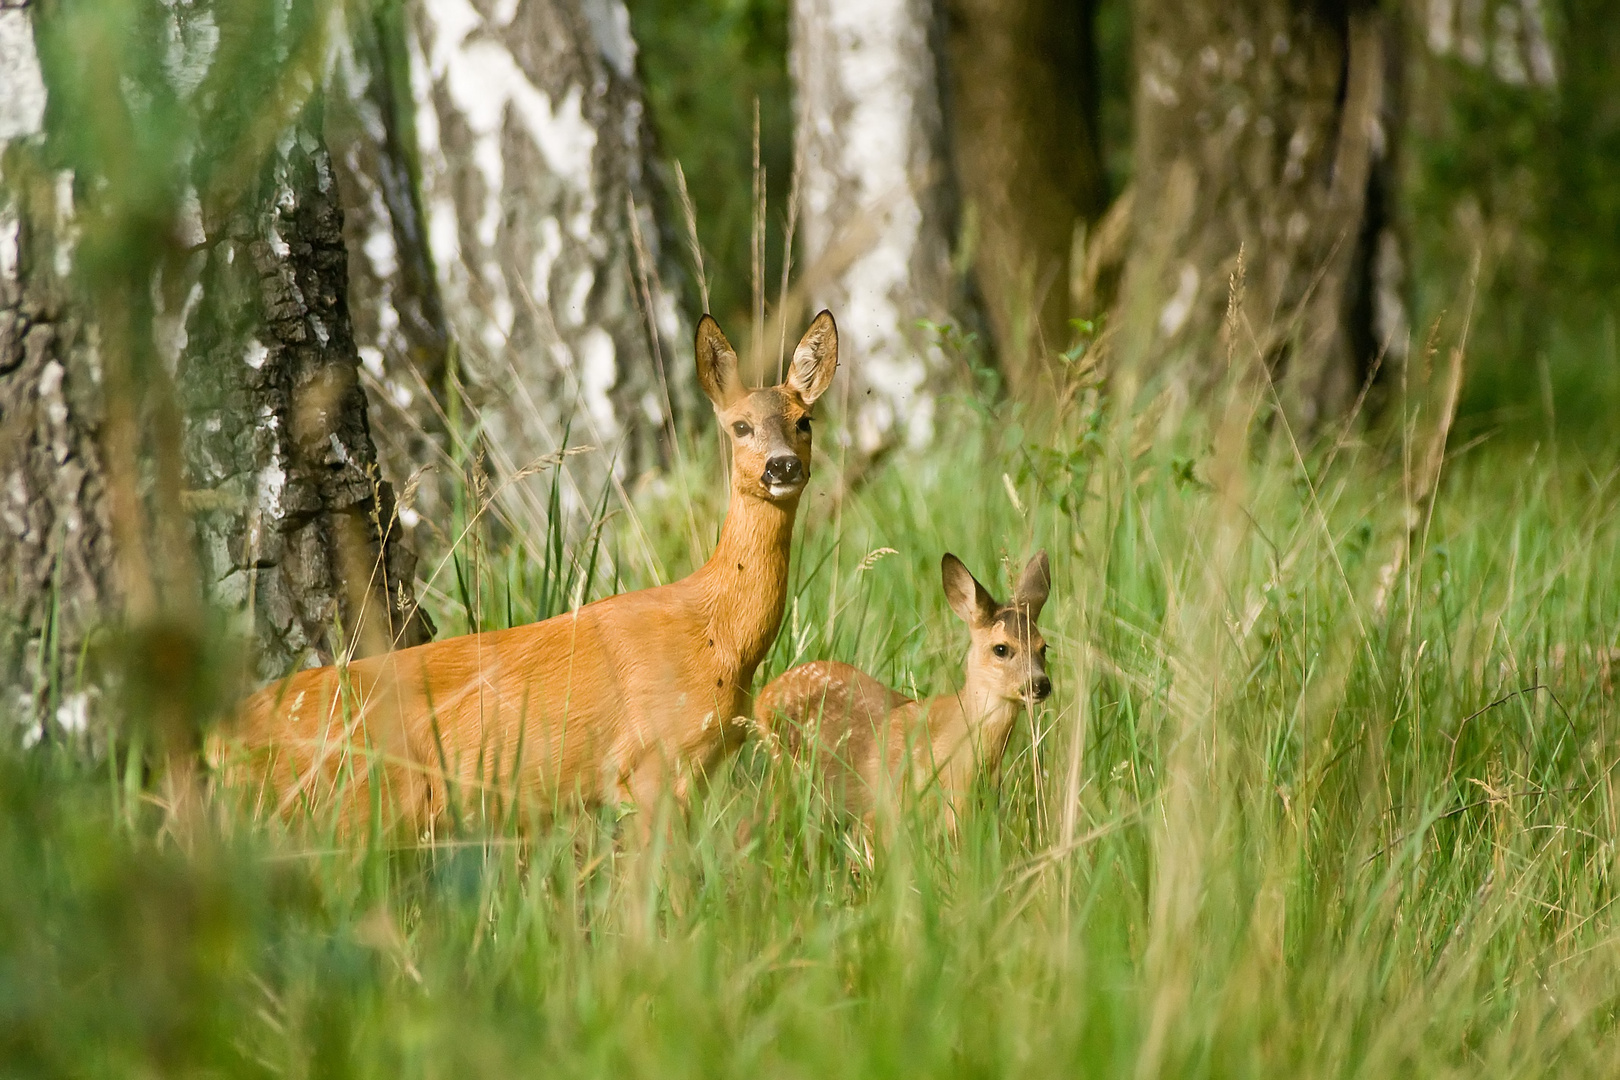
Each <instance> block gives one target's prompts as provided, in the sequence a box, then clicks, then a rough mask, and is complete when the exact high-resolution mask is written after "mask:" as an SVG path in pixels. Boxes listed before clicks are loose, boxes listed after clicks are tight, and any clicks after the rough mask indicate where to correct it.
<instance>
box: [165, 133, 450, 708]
mask: <svg viewBox="0 0 1620 1080" xmlns="http://www.w3.org/2000/svg"><path fill="white" fill-rule="evenodd" d="M311 114H314V115H311ZM319 130H320V128H319V115H318V110H315V109H311V110H309V112H307V113H306V115H305V116H304V117H303V118H301V119H300V121H299V123H298V125H297V128H296V130H295V131H293V132H291V133H289V137H287V138H284V139H283V140H282V141H281V144H280V147H279V148H278V150H277V151H276V153H275V154H274V155H273V156H272V158H271V160H270V161H269V162H268V163H267V165H266V167H265V168H264V170H263V171H262V173H261V174H260V176H259V178H258V182H257V187H256V189H255V190H254V191H252V192H250V193H248V194H247V196H246V197H245V198H244V199H243V200H242V201H241V203H240V205H239V207H238V208H237V209H236V210H235V211H234V212H232V213H231V214H230V215H229V216H228V217H227V218H226V219H225V220H224V221H222V222H219V223H217V225H215V226H214V227H213V228H207V229H206V240H205V242H204V244H203V245H202V247H201V248H200V249H199V251H198V252H197V254H196V255H195V256H194V258H195V259H196V260H197V261H199V262H200V263H201V264H202V265H201V267H200V272H199V277H198V286H199V291H198V292H197V293H196V297H197V299H196V300H195V301H194V304H195V306H194V309H193V310H192V312H191V314H190V317H189V319H188V320H187V344H186V348H185V350H184V352H183V353H182V354H181V356H180V358H179V377H178V380H177V381H178V384H179V385H180V387H181V388H182V394H183V400H184V406H185V413H186V418H187V425H186V457H187V461H188V463H189V467H190V475H189V477H188V479H189V481H190V483H191V487H192V492H191V497H192V502H193V508H194V511H195V514H196V526H197V533H198V538H199V542H200V547H201V551H202V566H203V574H204V581H205V583H206V584H207V585H208V586H209V587H210V589H211V590H212V592H213V594H214V597H215V599H216V601H217V602H218V603H220V604H223V605H225V606H227V607H235V606H237V605H243V606H246V607H250V608H251V609H252V613H253V628H254V629H253V632H254V637H255V654H256V658H257V667H258V672H259V674H260V675H261V676H263V677H271V676H275V675H278V674H282V673H285V672H286V671H288V670H290V669H291V668H293V667H295V666H297V665H298V664H300V663H306V664H307V663H311V662H316V661H318V662H320V663H330V662H332V660H333V659H334V658H335V657H336V656H338V655H339V654H340V653H342V652H346V653H347V655H351V656H352V655H367V654H369V653H375V652H379V651H383V650H386V649H388V648H390V647H393V646H409V645H416V644H420V643H421V642H423V641H426V640H428V639H429V637H430V636H431V635H432V625H431V623H429V622H428V621H427V619H426V617H425V615H424V614H423V613H422V612H421V611H419V610H418V608H417V606H416V603H415V599H414V576H415V566H416V559H415V556H414V555H413V554H412V553H411V551H410V549H409V547H408V546H407V545H406V544H405V542H404V540H403V537H402V534H401V531H400V529H399V526H398V523H397V521H396V520H395V509H396V508H395V500H394V494H393V490H392V487H391V485H390V484H389V483H388V482H387V481H385V480H384V479H383V478H382V475H381V472H380V470H379V468H378V463H377V456H376V451H375V448H374V446H373V444H372V440H371V430H370V423H369V419H368V416H367V407H366V395H365V391H364V390H363V389H362V387H361V386H360V380H359V369H360V360H359V354H358V352H357V350H356V347H355V343H354V332H353V328H352V327H351V325H350V321H349V314H348V308H347V302H346V299H345V296H346V292H347V288H348V279H349V275H348V256H347V252H346V251H345V248H344V244H343V212H342V210H341V208H340V207H339V205H338V191H337V185H336V182H335V179H334V176H333V172H332V165H331V159H330V157H329V156H328V154H327V152H326V149H325V147H324V145H323V144H322V143H321V141H320V138H319V136H318V134H317V133H318V132H319ZM210 224H212V223H210ZM205 228H206V226H205Z"/></svg>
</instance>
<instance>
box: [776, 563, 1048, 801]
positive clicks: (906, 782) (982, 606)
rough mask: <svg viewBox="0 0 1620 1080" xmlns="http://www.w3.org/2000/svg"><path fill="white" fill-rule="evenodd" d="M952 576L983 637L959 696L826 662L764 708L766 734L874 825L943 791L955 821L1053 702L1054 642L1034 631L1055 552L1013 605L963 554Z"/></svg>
mask: <svg viewBox="0 0 1620 1080" xmlns="http://www.w3.org/2000/svg"><path fill="white" fill-rule="evenodd" d="M942 576H943V577H944V580H945V592H946V596H947V597H948V598H949V599H950V600H951V606H952V608H953V609H955V610H956V611H957V614H958V615H960V616H961V617H962V618H963V620H964V621H966V622H967V623H968V626H969V629H970V630H971V632H972V644H971V645H970V647H969V650H968V656H967V661H966V664H965V667H966V673H967V677H966V680H965V683H964V685H963V687H962V689H961V690H960V691H958V692H956V693H952V694H942V695H940V696H938V697H932V698H927V699H925V700H922V701H917V700H913V699H912V698H909V697H907V696H905V695H904V694H901V693H899V692H897V691H894V690H891V689H889V688H888V687H886V686H884V685H883V684H882V683H881V682H879V681H878V680H877V679H874V678H873V677H872V676H870V675H868V674H866V673H865V672H864V671H861V670H860V669H859V668H855V667H851V666H850V665H849V664H844V663H839V662H837V661H825V660H823V661H815V662H813V663H809V664H801V665H799V666H798V667H795V668H792V669H791V670H789V671H787V672H784V673H783V674H782V675H780V676H778V677H777V678H775V679H773V680H771V682H770V683H769V684H768V685H767V686H766V687H765V688H764V689H763V690H761V691H760V694H759V697H758V699H757V700H756V701H755V705H754V724H755V727H756V728H757V729H758V730H760V731H761V732H762V733H764V734H765V735H766V736H767V737H768V738H770V739H771V740H772V741H773V743H774V744H775V745H777V746H780V747H781V748H782V749H783V750H785V751H786V752H787V753H788V754H790V755H791V756H793V757H795V758H797V759H799V760H800V761H802V762H805V763H807V764H810V765H812V766H813V767H814V768H815V770H816V771H817V772H819V773H820V774H821V776H822V778H823V779H824V781H825V783H826V785H827V787H828V790H829V794H831V795H832V797H833V798H834V800H835V801H837V802H839V803H841V804H842V806H843V807H844V808H845V809H846V810H848V811H849V812H851V813H853V814H857V815H860V816H862V817H865V818H867V819H868V820H870V819H871V817H872V815H873V813H874V811H875V810H876V808H877V806H878V804H879V803H880V802H882V801H883V800H884V799H886V798H892V797H894V796H895V795H897V794H899V793H900V792H902V791H904V790H911V791H917V790H921V789H923V788H925V787H926V786H928V785H929V784H930V783H932V782H937V783H938V785H939V788H940V792H941V794H942V795H943V796H944V799H945V803H946V806H947V810H948V813H949V815H950V818H951V820H952V821H953V822H954V820H955V818H956V816H957V815H958V814H959V813H960V812H961V808H962V801H963V799H964V798H965V797H966V795H967V793H968V791H969V789H970V788H971V787H972V784H973V781H974V779H975V778H976V777H977V776H978V774H979V772H980V771H981V770H984V769H994V768H996V767H997V766H998V765H999V764H1000V762H1001V757H1002V754H1003V753H1004V752H1005V751H1006V748H1007V739H1008V737H1009V736H1010V735H1011V734H1012V726H1013V722H1014V721H1015V720H1016V719H1017V718H1018V715H1019V713H1020V712H1022V711H1023V709H1024V707H1025V704H1026V703H1027V702H1028V701H1030V700H1037V701H1038V700H1043V699H1044V698H1045V697H1046V696H1047V694H1049V693H1050V692H1051V686H1052V684H1051V680H1050V679H1049V678H1047V675H1046V643H1045V641H1044V640H1043V639H1042V638H1041V636H1040V631H1039V630H1038V629H1036V627H1035V619H1036V617H1037V616H1038V615H1039V614H1040V608H1041V605H1042V604H1044V603H1045V600H1046V595H1047V592H1048V590H1049V582H1050V576H1049V570H1048V566H1047V561H1046V553H1045V552H1041V553H1040V554H1039V555H1037V556H1036V557H1035V558H1034V559H1032V560H1031V561H1030V563H1029V566H1028V567H1026V568H1025V570H1024V575H1023V578H1022V579H1021V581H1020V583H1019V586H1018V592H1017V594H1016V596H1015V597H1014V600H1013V603H1012V604H1009V605H998V604H996V603H995V602H994V601H993V600H991V599H990V596H989V594H988V593H987V592H986V591H985V590H984V587H983V586H981V585H980V584H979V583H978V582H977V581H976V580H974V578H973V576H972V575H971V574H969V573H968V572H967V568H966V567H964V566H962V564H961V562H960V561H959V560H957V559H956V557H955V556H953V555H946V556H945V559H944V562H943V566H942ZM780 719H786V720H787V721H789V723H787V724H785V725H783V724H780V723H779V722H778V721H779V720H780Z"/></svg>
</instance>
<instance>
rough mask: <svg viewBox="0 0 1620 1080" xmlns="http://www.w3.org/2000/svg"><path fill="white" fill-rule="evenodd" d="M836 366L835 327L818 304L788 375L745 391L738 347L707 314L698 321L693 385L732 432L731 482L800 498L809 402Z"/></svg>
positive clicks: (777, 497)
mask: <svg viewBox="0 0 1620 1080" xmlns="http://www.w3.org/2000/svg"><path fill="white" fill-rule="evenodd" d="M837 369H838V327H837V326H836V325H835V324H834V323H833V317H832V315H831V314H830V313H828V312H825V311H823V312H822V313H821V314H820V315H817V316H816V317H815V321H813V322H812V323H811V324H810V329H808V330H806V331H805V332H804V337H803V338H802V339H801V340H800V341H799V344H798V347H797V348H795V349H794V350H793V363H792V364H791V365H790V366H789V367H788V373H787V379H786V380H785V381H784V382H782V383H781V385H779V386H764V387H761V388H759V389H758V390H749V389H747V388H746V387H744V386H743V383H742V376H741V375H739V374H738V372H737V353H736V350H734V349H733V348H732V347H731V343H730V342H729V341H727V340H726V336H725V335H724V334H722V333H721V332H720V327H719V325H718V324H717V323H716V322H715V321H714V320H713V319H712V318H710V317H709V316H707V315H705V316H703V318H702V319H700V320H698V327H697V374H698V385H699V386H701V387H703V392H704V393H705V394H707V395H708V397H709V400H710V401H712V402H713V403H714V411H715V415H717V416H718V417H719V418H720V426H721V429H722V430H724V431H725V432H726V434H727V435H728V436H730V438H731V449H732V459H731V486H732V488H733V489H734V490H736V491H738V492H740V493H741V494H744V495H752V496H754V497H755V498H759V499H766V500H769V501H770V502H781V503H791V502H794V501H795V500H797V499H798V497H799V493H800V492H802V491H803V490H804V485H805V482H806V481H808V480H809V479H810V407H811V406H812V405H814V404H815V403H816V399H817V398H819V397H820V396H821V395H822V394H823V393H825V392H826V390H827V387H828V386H830V385H831V384H832V377H833V372H834V371H836V370H837Z"/></svg>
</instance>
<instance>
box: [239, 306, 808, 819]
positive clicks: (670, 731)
mask: <svg viewBox="0 0 1620 1080" xmlns="http://www.w3.org/2000/svg"><path fill="white" fill-rule="evenodd" d="M837 366H838V329H837V326H836V324H835V323H834V322H833V317H832V315H831V314H829V313H828V312H825V311H823V312H821V314H819V315H817V316H816V318H815V320H814V321H813V322H812V323H811V324H810V328H809V329H808V330H807V331H806V332H805V335H804V338H803V339H802V340H801V341H800V342H799V344H798V346H797V347H796V348H795V350H794V352H793V360H792V364H791V366H790V367H789V370H788V374H787V378H786V381H785V382H783V383H782V384H780V385H777V386H771V387H765V388H762V389H758V390H753V391H749V390H747V389H746V388H745V387H744V386H743V383H742V379H741V376H740V375H739V373H738V365H737V353H736V351H735V350H734V349H732V347H731V344H730V343H729V342H727V341H726V338H725V335H724V334H722V333H721V332H720V328H719V326H718V325H717V324H716V323H715V321H714V320H713V319H712V318H710V317H709V316H708V315H705V316H703V318H702V319H701V320H700V321H699V323H698V326H697V375H698V382H699V384H700V385H701V386H702V388H703V391H704V393H705V394H706V395H707V396H708V398H709V400H710V401H711V402H713V404H714V408H715V412H716V413H717V415H718V417H719V420H720V423H721V424H722V426H723V427H724V429H725V431H726V432H727V433H728V434H729V435H730V439H731V447H732V466H731V497H730V505H729V507H728V509H727V512H726V519H725V524H724V526H723V528H722V529H721V533H720V540H719V543H718V545H717V546H716V547H715V551H714V554H713V556H712V557H711V558H710V559H709V561H708V562H707V563H705V564H704V565H703V566H702V567H701V568H700V569H698V570H697V571H696V572H695V573H693V574H692V575H690V576H689V577H686V578H684V579H682V580H680V581H676V582H674V583H672V584H669V585H662V586H659V587H657V588H651V589H644V590H641V591H639V592H630V593H621V594H619V595H617V596H611V597H608V598H606V599H603V600H598V601H596V602H594V603H591V604H587V605H585V606H584V607H581V608H579V609H577V610H575V611H572V612H568V613H566V614H562V615H558V616H555V617H554V618H550V619H547V620H545V621H544V622H539V623H532V624H530V625H527V626H518V627H512V628H510V629H507V630H495V631H489V632H486V633H480V634H468V635H464V636H461V637H454V638H447V639H445V640H443V641H436V642H430V643H428V644H425V645H419V646H416V647H415V648H410V649H404V650H401V651H399V652H393V653H387V654H384V655H380V656H373V657H369V658H367V659H364V660H357V661H354V662H351V663H349V664H347V665H345V666H343V667H336V666H332V667H323V668H318V669H311V670H305V671H300V672H298V673H297V674H295V675H292V676H290V677H288V678H287V679H284V680H282V681H281V682H279V683H273V684H271V685H269V686H267V687H265V688H264V689H262V690H260V691H259V692H258V693H256V694H254V695H253V696H251V697H249V698H248V699H247V700H246V701H245V702H244V703H243V704H242V706H241V709H240V713H239V715H238V724H237V727H236V729H235V732H234V741H235V742H236V743H237V744H239V748H240V749H241V750H243V751H245V752H246V754H245V761H246V762H247V763H249V764H250V770H251V771H250V772H249V773H248V775H249V776H250V777H251V778H252V779H253V780H254V781H256V782H257V783H258V784H259V785H260V787H259V791H260V796H261V798H262V797H264V796H266V795H268V796H271V797H274V798H275V799H276V800H277V809H278V810H279V812H281V813H287V812H288V811H290V810H292V809H293V808H295V807H298V806H300V805H301V804H302V805H322V804H323V801H324V800H333V801H335V803H336V804H337V805H338V807H339V809H340V811H341V812H342V817H341V818H340V821H343V822H346V823H349V824H352V823H353V817H354V815H355V814H356V813H363V812H364V811H366V809H367V808H368V807H369V805H370V800H371V798H372V794H373V793H372V792H371V790H370V783H371V781H372V780H373V778H374V777H375V778H377V779H378V780H380V783H381V786H382V787H383V789H384V790H382V791H380V792H378V793H377V794H378V796H379V798H380V800H381V801H382V803H383V805H385V806H386V807H388V810H387V814H388V816H389V817H390V818H403V819H405V820H406V821H409V822H412V823H417V824H426V823H429V822H431V821H432V819H433V818H434V817H436V816H437V815H439V814H441V813H442V812H443V811H444V810H445V809H446V807H447V801H448V800H451V799H461V800H465V801H463V802H462V803H461V806H462V807H470V806H477V805H481V806H482V807H483V808H484V809H485V810H486V812H488V811H490V810H493V809H495V808H496V807H497V806H498V805H500V804H501V803H508V804H510V803H511V802H512V801H514V800H515V801H516V802H517V803H519V804H521V805H524V806H527V807H532V808H533V807H537V808H539V809H540V810H541V811H550V810H551V809H554V808H555V807H556V806H557V804H558V803H560V802H562V801H563V800H566V799H569V798H572V797H575V796H577V797H579V798H581V799H582V800H583V801H584V802H586V803H587V804H592V803H614V802H625V801H628V802H630V803H633V804H635V805H636V806H637V807H639V808H642V809H643V810H648V809H650V807H651V804H652V802H653V801H654V800H655V799H656V798H657V796H658V795H659V794H660V793H661V792H662V791H663V790H665V787H666V785H672V787H673V791H674V794H675V797H676V798H677V799H678V800H684V799H685V797H686V794H687V789H688V785H689V782H690V779H691V773H692V771H693V770H694V769H697V770H701V769H703V768H705V767H706V766H707V765H709V764H711V763H712V762H713V761H714V760H715V759H717V758H718V757H719V756H720V755H721V754H722V753H723V752H724V751H725V750H726V749H729V748H731V747H734V746H735V745H736V744H737V743H738V742H739V741H740V739H741V735H742V733H743V731H744V727H743V725H745V724H746V719H745V718H746V715H747V711H748V709H747V700H748V690H749V688H750V686H751V684H752V681H753V677H754V670H755V668H757V667H758V665H759V663H760V661H761V660H762V659H763V658H764V656H765V653H766V651H767V650H768V649H769V648H770V647H771V644H772V642H774V641H775V640H776V633H777V630H778V628H779V627H780V625H781V622H782V610H783V604H784V602H785V600H786V593H787V574H788V556H789V546H790V543H791V540H792V535H793V519H794V515H795V513H796V512H797V510H798V505H799V497H800V495H801V493H802V492H803V491H804V488H805V484H806V482H807V481H808V480H809V478H810V442H811V439H810V409H811V406H813V405H814V404H815V402H816V399H817V398H819V397H821V396H822V394H823V393H824V392H825V391H826V389H827V387H828V385H829V384H830V383H831V382H832V378H833V372H834V371H835V370H836V368H837ZM229 749H230V744H229V742H225V743H219V744H216V747H215V748H214V751H213V752H212V754H211V756H212V757H213V758H214V759H215V761H216V763H217V764H225V760H224V759H225V755H226V753H227V752H228V751H229ZM233 767H234V766H230V767H227V775H229V771H230V768H233ZM642 820H643V822H644V823H645V821H646V817H645V816H644V817H643V819H642ZM643 828H644V829H645V828H646V825H645V824H643Z"/></svg>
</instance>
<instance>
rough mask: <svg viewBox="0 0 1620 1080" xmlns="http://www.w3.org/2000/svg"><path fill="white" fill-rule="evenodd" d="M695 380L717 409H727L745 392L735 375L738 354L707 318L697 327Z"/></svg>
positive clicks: (709, 317)
mask: <svg viewBox="0 0 1620 1080" xmlns="http://www.w3.org/2000/svg"><path fill="white" fill-rule="evenodd" d="M697 377H698V385H699V386H701V387H703V392H704V393H705V394H707V395H708V396H709V400H710V401H712V402H714V407H715V408H716V409H725V408H729V407H730V406H732V405H733V404H735V403H736V401H737V399H738V398H740V397H742V396H743V394H745V393H746V392H747V391H745V390H744V389H743V384H742V376H740V375H738V374H737V350H736V349H733V348H732V347H731V342H729V341H727V340H726V335H724V334H722V333H721V332H720V324H719V323H717V322H715V321H714V319H713V318H712V317H711V316H708V315H705V316H703V318H701V319H699V320H698V324H697Z"/></svg>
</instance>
